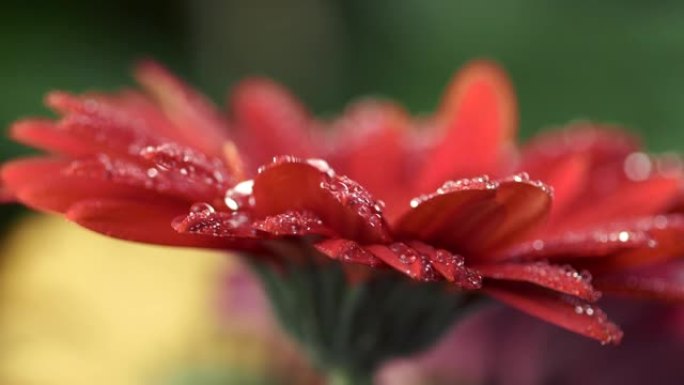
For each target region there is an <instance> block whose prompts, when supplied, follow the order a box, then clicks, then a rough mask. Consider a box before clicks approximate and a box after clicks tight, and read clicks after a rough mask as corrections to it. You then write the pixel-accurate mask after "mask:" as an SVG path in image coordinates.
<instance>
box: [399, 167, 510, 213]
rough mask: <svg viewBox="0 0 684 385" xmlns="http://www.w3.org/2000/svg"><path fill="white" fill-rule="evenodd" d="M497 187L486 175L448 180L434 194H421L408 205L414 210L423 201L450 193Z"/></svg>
mask: <svg viewBox="0 0 684 385" xmlns="http://www.w3.org/2000/svg"><path fill="white" fill-rule="evenodd" d="M497 187H499V182H498V181H493V180H491V179H490V178H489V176H487V175H482V176H477V177H474V178H469V179H458V180H449V181H446V182H444V184H442V186H440V187H439V188H438V189H437V190H436V191H435V192H434V193H431V194H423V195H420V196H418V197H415V198H413V199H411V201H410V202H409V205H410V206H411V207H413V208H416V207H418V206H419V205H420V204H422V203H423V202H425V201H428V200H430V199H433V198H436V197H438V196H441V195H446V194H449V193H452V192H456V191H464V190H494V189H496V188H497Z"/></svg>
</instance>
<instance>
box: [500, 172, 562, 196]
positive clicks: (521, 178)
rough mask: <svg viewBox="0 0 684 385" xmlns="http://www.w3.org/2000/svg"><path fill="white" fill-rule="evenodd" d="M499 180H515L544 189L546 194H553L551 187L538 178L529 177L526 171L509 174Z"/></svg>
mask: <svg viewBox="0 0 684 385" xmlns="http://www.w3.org/2000/svg"><path fill="white" fill-rule="evenodd" d="M501 182H516V183H525V184H529V185H531V186H534V187H536V188H538V189H540V190H542V191H544V192H545V193H546V194H548V195H550V196H553V187H551V186H549V185H547V184H546V183H544V182H542V181H540V180H537V179H532V178H530V175H529V174H528V173H526V172H519V173H517V174H514V175H511V176H509V177H507V178H505V179H503V180H502V181H501Z"/></svg>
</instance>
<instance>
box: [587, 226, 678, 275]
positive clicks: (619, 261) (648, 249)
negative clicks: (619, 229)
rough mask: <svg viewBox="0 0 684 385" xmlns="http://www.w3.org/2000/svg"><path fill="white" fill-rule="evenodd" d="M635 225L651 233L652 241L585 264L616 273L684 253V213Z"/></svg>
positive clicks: (664, 260)
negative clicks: (683, 240) (683, 214)
mask: <svg viewBox="0 0 684 385" xmlns="http://www.w3.org/2000/svg"><path fill="white" fill-rule="evenodd" d="M634 223H635V224H634V227H635V228H637V229H639V230H640V231H644V232H648V234H649V237H650V238H651V239H652V242H651V243H649V244H648V245H646V246H644V247H640V248H637V249H634V250H624V251H622V252H617V253H614V254H613V255H611V256H609V257H607V258H602V259H600V260H596V261H587V264H586V267H587V268H590V269H591V270H592V271H595V272H613V271H620V270H626V269H633V268H636V267H643V266H649V265H656V264H658V263H662V262H667V261H671V260H673V259H675V258H679V257H681V256H682V254H684V242H682V239H683V237H684V216H682V215H658V216H655V217H651V218H645V219H640V220H637V221H635V222H634Z"/></svg>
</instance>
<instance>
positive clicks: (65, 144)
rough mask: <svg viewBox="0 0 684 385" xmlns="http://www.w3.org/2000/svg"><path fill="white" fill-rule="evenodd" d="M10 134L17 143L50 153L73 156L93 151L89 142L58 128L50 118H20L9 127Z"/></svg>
mask: <svg viewBox="0 0 684 385" xmlns="http://www.w3.org/2000/svg"><path fill="white" fill-rule="evenodd" d="M10 136H11V137H12V139H14V140H16V141H17V142H19V143H22V144H26V145H28V146H31V147H35V148H38V149H41V150H44V151H48V152H51V153H56V154H61V155H70V156H74V157H80V156H84V155H90V154H92V153H93V149H92V148H91V146H90V143H89V142H84V141H82V140H79V138H76V137H74V136H72V135H70V134H69V133H67V132H65V131H63V130H60V129H59V128H58V127H57V124H56V123H55V122H53V121H51V120H46V119H26V120H20V121H18V122H16V123H14V124H12V126H11V127H10Z"/></svg>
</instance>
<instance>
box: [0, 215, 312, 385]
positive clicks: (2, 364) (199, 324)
mask: <svg viewBox="0 0 684 385" xmlns="http://www.w3.org/2000/svg"><path fill="white" fill-rule="evenodd" d="M1 250H2V254H1V255H2V263H3V265H4V268H3V269H2V270H1V273H0V346H1V347H2V349H1V350H0V384H3V385H31V384H36V385H38V384H40V385H78V384H84V385H85V384H102V385H107V384H112V385H114V384H117V385H119V384H174V385H176V384H219V383H220V384H233V383H234V384H252V383H254V384H257V383H258V384H262V383H263V384H266V383H276V382H275V381H277V377H278V374H277V373H275V372H278V371H284V370H291V369H292V368H293V366H291V365H293V364H294V365H295V366H294V367H296V365H300V366H301V363H300V361H299V360H298V359H297V358H293V357H295V355H294V354H293V353H292V351H291V347H290V345H289V344H288V343H287V342H285V341H282V339H280V336H279V334H278V332H277V331H276V330H274V329H273V328H272V324H271V323H270V321H269V320H268V319H263V320H258V319H257V320H251V321H250V322H246V321H249V320H248V319H246V318H245V317H250V315H249V314H247V315H244V314H234V315H232V314H219V313H221V312H230V309H225V307H226V305H230V304H229V303H227V304H226V303H225V302H226V301H225V297H226V296H227V295H228V296H229V295H230V293H226V292H225V291H226V290H230V286H229V285H226V280H229V279H230V278H231V275H241V274H246V272H245V271H244V269H243V267H241V266H240V265H239V264H238V263H237V262H236V260H235V258H234V257H233V256H230V255H226V254H222V253H216V252H205V251H197V250H180V249H174V248H167V247H156V246H149V245H140V244H134V243H128V242H123V241H118V240H112V239H109V238H106V237H104V236H101V235H99V234H95V233H92V232H89V231H87V230H84V229H81V228H79V227H77V226H76V225H74V224H71V223H68V222H66V221H65V220H64V219H62V218H59V217H55V216H46V215H32V216H29V217H26V218H24V219H22V220H21V221H20V222H19V223H17V225H16V226H13V228H12V230H11V231H10V232H9V234H8V235H7V238H6V240H5V242H3V243H2V248H1ZM238 278H239V277H238ZM219 297H224V301H223V302H224V304H223V307H224V309H222V308H221V307H222V306H219V305H220V303H221V301H220V298H219ZM257 310H259V309H257ZM248 313H251V314H252V317H258V316H259V313H258V312H257V313H255V312H248ZM263 317H268V316H267V315H263ZM278 352H281V353H282V354H284V355H283V356H280V354H278V356H280V357H279V360H280V359H282V357H285V359H284V360H282V362H278V363H273V362H267V360H265V359H264V357H266V356H269V355H274V354H276V353H278ZM285 353H287V354H285ZM287 366H290V367H289V368H287ZM304 372H305V371H304V369H302V370H301V373H302V375H303V376H306V375H307V374H305V373H304ZM268 376H270V377H272V378H270V377H268ZM262 377H263V378H262ZM300 380H301V381H304V382H302V383H305V382H306V381H309V380H308V379H307V377H300ZM290 383H295V382H290Z"/></svg>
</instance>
